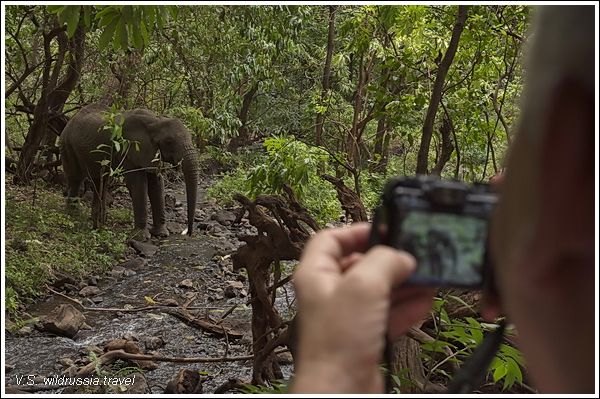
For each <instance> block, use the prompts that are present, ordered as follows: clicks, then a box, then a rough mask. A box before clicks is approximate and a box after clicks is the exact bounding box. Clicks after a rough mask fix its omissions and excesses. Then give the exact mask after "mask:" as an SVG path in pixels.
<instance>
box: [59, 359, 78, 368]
mask: <svg viewBox="0 0 600 399" xmlns="http://www.w3.org/2000/svg"><path fill="white" fill-rule="evenodd" d="M58 363H60V364H61V365H62V366H64V367H71V366H72V365H73V364H75V362H74V361H73V359H71V358H68V357H61V358H60V359H58Z"/></svg>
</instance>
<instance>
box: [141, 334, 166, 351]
mask: <svg viewBox="0 0 600 399" xmlns="http://www.w3.org/2000/svg"><path fill="white" fill-rule="evenodd" d="M164 345H165V341H164V340H163V338H162V337H146V338H145V339H144V346H145V347H146V350H147V351H151V350H155V349H158V348H160V347H162V346H164Z"/></svg>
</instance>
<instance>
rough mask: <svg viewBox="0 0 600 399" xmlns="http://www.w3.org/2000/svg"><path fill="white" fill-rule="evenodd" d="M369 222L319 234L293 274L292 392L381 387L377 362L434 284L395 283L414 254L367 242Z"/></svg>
mask: <svg viewBox="0 0 600 399" xmlns="http://www.w3.org/2000/svg"><path fill="white" fill-rule="evenodd" d="M369 231H370V225H369V224H366V223H364V224H356V225H353V226H352V227H349V228H344V229H329V230H324V231H322V232H319V233H318V234H316V235H315V236H314V237H313V238H312V239H311V240H310V241H309V243H308V244H307V246H306V248H305V250H304V253H303V255H302V257H301V260H300V265H299V266H298V269H297V270H296V273H295V275H294V284H295V287H296V295H297V298H298V306H299V310H298V317H299V344H298V359H297V360H298V361H297V368H296V376H295V379H294V383H293V386H292V390H291V391H292V392H293V393H310V392H313V393H382V392H383V389H384V383H383V377H382V375H381V373H380V372H379V364H380V361H381V355H382V353H383V348H384V344H385V335H386V333H387V334H388V335H389V337H390V338H391V339H394V338H396V337H397V336H399V335H401V334H403V333H405V332H406V331H407V330H408V328H409V327H411V326H412V325H414V324H415V323H416V322H418V321H420V320H422V319H423V318H424V317H425V315H426V314H427V312H428V311H429V309H430V308H431V300H432V297H433V293H434V290H433V289H429V288H420V287H404V288H398V289H394V290H393V291H392V288H393V287H394V286H397V285H399V284H401V283H403V282H404V281H406V279H407V278H408V277H409V276H410V275H411V274H412V273H413V271H414V269H415V267H416V264H415V259H414V258H413V257H412V256H411V255H410V254H408V253H406V252H402V251H398V250H395V249H393V248H390V247H385V246H376V247H373V248H372V249H370V250H369V251H368V252H366V253H364V251H365V250H366V249H367V243H368V237H369Z"/></svg>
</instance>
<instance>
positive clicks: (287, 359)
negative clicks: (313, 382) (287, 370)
mask: <svg viewBox="0 0 600 399" xmlns="http://www.w3.org/2000/svg"><path fill="white" fill-rule="evenodd" d="M277 362H278V363H279V364H294V358H293V357H292V354H291V353H290V352H282V353H279V354H278V355H277Z"/></svg>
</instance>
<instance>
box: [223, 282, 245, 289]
mask: <svg viewBox="0 0 600 399" xmlns="http://www.w3.org/2000/svg"><path fill="white" fill-rule="evenodd" d="M227 286H228V287H232V288H233V289H236V290H241V289H244V283H242V282H241V281H233V280H229V281H227Z"/></svg>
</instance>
